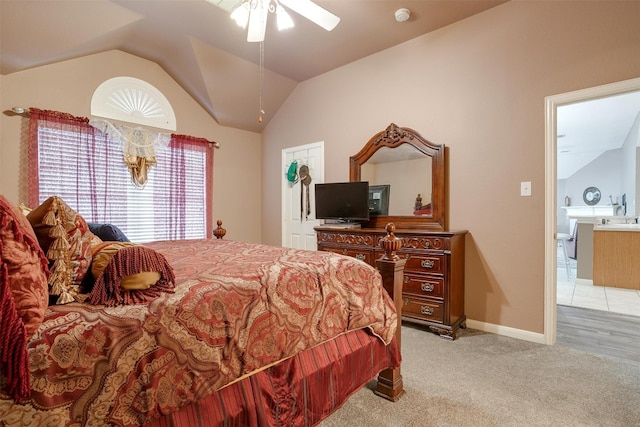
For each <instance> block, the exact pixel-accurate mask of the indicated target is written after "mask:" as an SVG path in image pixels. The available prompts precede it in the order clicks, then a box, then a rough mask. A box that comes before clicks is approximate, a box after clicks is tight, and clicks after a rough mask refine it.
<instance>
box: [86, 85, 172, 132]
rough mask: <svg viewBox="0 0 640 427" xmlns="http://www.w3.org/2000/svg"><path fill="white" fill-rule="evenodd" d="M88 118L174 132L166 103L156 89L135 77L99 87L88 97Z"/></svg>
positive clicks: (170, 112) (164, 98) (166, 100)
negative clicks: (92, 117) (89, 105)
mask: <svg viewBox="0 0 640 427" xmlns="http://www.w3.org/2000/svg"><path fill="white" fill-rule="evenodd" d="M91 115H92V116H96V117H104V118H107V119H113V120H118V121H124V122H129V123H136V124H139V125H143V126H150V127H154V128H159V129H167V130H171V131H175V130H176V116H175V114H174V112H173V108H172V107H171V104H170V103H169V100H168V99H167V98H166V97H165V96H164V95H163V94H162V92H160V91H159V90H158V89H156V87H155V86H153V85H151V84H149V83H147V82H145V81H144V80H140V79H136V78H135V77H126V76H124V77H114V78H112V79H109V80H106V81H105V82H103V83H102V84H101V85H100V86H98V88H97V89H96V90H95V92H94V93H93V97H92V98H91Z"/></svg>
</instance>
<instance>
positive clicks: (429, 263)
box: [420, 259, 436, 268]
mask: <svg viewBox="0 0 640 427" xmlns="http://www.w3.org/2000/svg"><path fill="white" fill-rule="evenodd" d="M435 264H436V263H435V262H434V261H433V260H431V259H423V260H422V261H421V262H420V265H421V266H422V268H433V266H434V265H435Z"/></svg>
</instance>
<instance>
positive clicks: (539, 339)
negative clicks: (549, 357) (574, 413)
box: [467, 319, 546, 344]
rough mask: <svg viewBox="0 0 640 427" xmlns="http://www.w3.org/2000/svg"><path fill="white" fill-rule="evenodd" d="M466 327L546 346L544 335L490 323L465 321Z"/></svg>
mask: <svg viewBox="0 0 640 427" xmlns="http://www.w3.org/2000/svg"><path fill="white" fill-rule="evenodd" d="M467 327H469V328H471V329H476V330H478V331H482V332H489V333H492V334H496V335H504V336H505V337H510V338H517V339H520V340H524V341H530V342H535V343H538V344H546V343H545V338H544V334H539V333H536V332H531V331H525V330H522V329H515V328H510V327H508V326H501V325H494V324H492V323H486V322H479V321H477V320H471V319H467Z"/></svg>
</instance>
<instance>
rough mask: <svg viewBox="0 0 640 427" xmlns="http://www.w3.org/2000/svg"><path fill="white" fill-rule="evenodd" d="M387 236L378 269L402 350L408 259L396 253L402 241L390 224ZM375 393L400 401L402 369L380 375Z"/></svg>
mask: <svg viewBox="0 0 640 427" xmlns="http://www.w3.org/2000/svg"><path fill="white" fill-rule="evenodd" d="M386 230H387V235H386V236H385V237H384V238H382V240H380V247H381V248H382V249H384V255H383V256H382V257H380V259H378V260H376V267H377V268H378V271H379V272H380V275H381V276H382V285H383V286H384V289H385V290H386V291H387V293H388V294H389V296H390V297H391V299H393V302H394V303H395V306H396V313H397V315H398V325H397V329H396V336H395V340H396V341H397V344H398V350H401V346H400V338H401V336H402V333H401V327H402V282H403V279H404V265H405V263H406V262H407V260H406V259H401V258H400V257H399V256H398V255H397V254H396V252H397V251H399V250H400V248H401V247H402V239H400V238H398V237H396V236H395V234H393V233H394V231H396V226H395V224H394V223H392V222H390V223H388V224H387V226H386ZM374 393H375V394H377V395H378V396H382V397H384V398H385V399H387V400H391V401H392V402H395V401H397V400H398V399H400V396H402V394H403V393H404V386H403V383H402V375H401V373H400V368H395V369H385V370H383V371H382V372H380V374H379V375H378V384H376V389H375V390H374Z"/></svg>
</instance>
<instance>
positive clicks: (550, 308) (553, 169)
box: [544, 78, 640, 345]
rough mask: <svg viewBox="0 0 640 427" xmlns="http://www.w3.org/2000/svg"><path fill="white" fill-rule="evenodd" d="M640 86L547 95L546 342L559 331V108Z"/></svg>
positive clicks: (639, 81)
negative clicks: (557, 239) (557, 241)
mask: <svg viewBox="0 0 640 427" xmlns="http://www.w3.org/2000/svg"><path fill="white" fill-rule="evenodd" d="M638 90H640V78H634V79H629V80H623V81H620V82H615V83H610V84H605V85H602V86H596V87H591V88H587V89H581V90H576V91H573V92H567V93H562V94H558V95H553V96H548V97H546V98H545V221H544V224H545V227H544V236H545V237H544V247H545V254H544V258H545V274H544V342H545V344H548V345H553V344H555V342H556V335H557V326H558V325H557V314H558V305H557V292H558V290H557V277H556V275H557V247H556V244H557V243H556V227H557V223H558V218H557V209H558V207H557V199H556V197H557V187H558V179H557V155H558V141H557V135H556V134H557V123H556V120H557V114H556V113H557V108H558V107H559V106H561V105H565V104H572V103H575V102H581V101H588V100H590V99H596V98H604V97H607V96H612V95H619V94H623V93H627V92H635V91H638Z"/></svg>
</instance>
